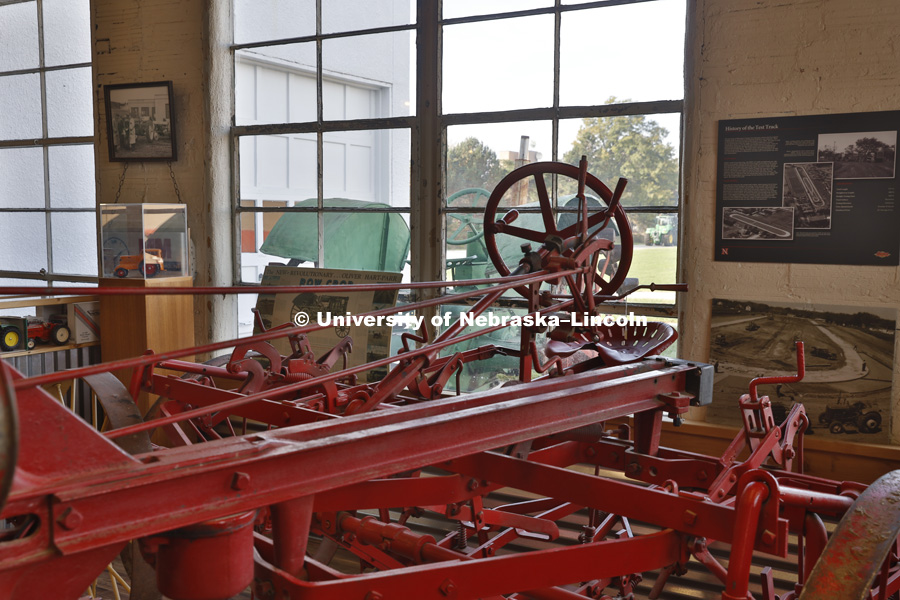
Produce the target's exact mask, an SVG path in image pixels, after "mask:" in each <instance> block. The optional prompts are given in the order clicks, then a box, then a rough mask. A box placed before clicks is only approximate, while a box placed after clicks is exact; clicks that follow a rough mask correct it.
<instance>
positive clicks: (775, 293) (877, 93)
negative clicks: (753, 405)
mask: <svg viewBox="0 0 900 600" xmlns="http://www.w3.org/2000/svg"><path fill="white" fill-rule="evenodd" d="M688 10H689V11H690V12H691V15H692V19H689V22H690V25H689V27H690V29H689V32H688V42H687V60H686V69H687V73H686V82H687V95H686V109H685V110H686V112H685V118H686V125H685V136H686V139H685V144H686V148H685V162H684V175H685V182H684V198H685V214H686V219H685V226H686V232H685V239H684V244H683V248H682V251H683V252H684V259H685V260H684V264H685V265H686V267H685V273H684V277H683V279H684V280H685V281H687V282H688V283H689V285H690V292H689V293H688V294H687V297H686V301H685V306H684V313H683V317H684V321H683V330H684V333H683V336H682V340H681V344H682V345H681V352H682V353H683V355H684V356H685V357H687V358H691V359H694V360H706V359H707V358H708V356H709V344H710V339H709V338H710V328H709V324H710V312H711V302H710V301H711V300H712V298H729V299H737V300H763V301H764V300H777V301H782V302H797V303H803V302H813V301H814V302H817V303H822V304H835V305H844V306H889V307H900V269H896V268H893V267H857V266H833V265H800V264H793V265H791V264H784V265H779V264H763V263H726V262H719V263H717V262H714V260H713V242H714V239H713V237H714V232H715V224H714V220H715V193H716V152H717V133H718V121H719V120H720V119H736V118H755V117H766V116H782V115H807V114H828V113H846V112H869V111H879V110H900V3H897V2H896V1H895V0H871V1H869V2H858V1H856V0H793V1H791V2H785V1H783V0H781V1H771V0H695V1H691V2H689V9H688ZM859 235H861V236H862V235H865V232H862V231H861V232H859ZM896 357H900V348H897V349H896V350H895V358H896ZM894 380H895V381H900V379H898V378H897V371H896V367H895V375H894ZM897 399H898V388H897V387H895V388H894V403H893V404H894V406H895V407H896V406H897V404H898V402H897ZM895 413H896V414H898V415H900V413H897V409H896V408H895ZM893 437H894V440H895V442H896V441H898V440H900V418H895V419H894V430H893Z"/></svg>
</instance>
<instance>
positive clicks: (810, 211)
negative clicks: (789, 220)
mask: <svg viewBox="0 0 900 600" xmlns="http://www.w3.org/2000/svg"><path fill="white" fill-rule="evenodd" d="M832 168H833V165H832V163H826V162H817V163H785V165H784V190H783V191H782V194H781V198H782V204H783V205H784V206H785V207H792V208H794V228H795V229H830V228H831V190H832Z"/></svg>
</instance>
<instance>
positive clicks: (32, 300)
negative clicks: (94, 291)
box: [0, 296, 98, 310]
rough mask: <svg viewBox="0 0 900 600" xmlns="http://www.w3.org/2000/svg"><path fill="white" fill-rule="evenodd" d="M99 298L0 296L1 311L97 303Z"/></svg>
mask: <svg viewBox="0 0 900 600" xmlns="http://www.w3.org/2000/svg"><path fill="white" fill-rule="evenodd" d="M97 298H98V297H97V296H53V297H52V298H51V297H46V298H45V297H43V296H40V297H39V296H27V297H26V296H0V310H2V309H5V308H25V307H26V306H57V305H60V304H73V303H75V302H95V301H96V300H97Z"/></svg>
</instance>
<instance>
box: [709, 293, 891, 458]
mask: <svg viewBox="0 0 900 600" xmlns="http://www.w3.org/2000/svg"><path fill="white" fill-rule="evenodd" d="M896 323H897V309H895V308H881V307H848V306H831V305H824V304H816V305H812V304H789V303H783V302H752V301H743V302H741V301H736V300H719V299H715V300H713V302H712V323H711V326H712V331H711V334H712V335H711V342H712V343H711V344H710V351H709V360H710V362H711V363H712V364H713V367H714V370H715V383H714V387H713V402H712V404H710V405H709V406H708V407H707V413H706V420H707V421H709V422H711V423H719V424H722V425H731V426H736V427H740V426H741V411H740V409H739V408H738V398H740V397H741V396H742V395H743V394H746V393H748V390H749V386H750V381H751V380H752V379H754V378H755V377H762V376H766V377H780V376H789V375H793V374H795V373H796V372H797V357H796V350H795V344H794V342H796V341H802V342H804V344H805V346H806V353H805V354H806V376H805V377H804V378H803V381H801V382H799V383H779V384H769V385H761V386H760V388H759V395H760V396H768V397H769V399H770V400H771V401H772V412H773V416H774V417H775V421H776V423H781V422H782V421H783V420H784V418H785V416H786V415H787V414H788V413H789V412H790V410H791V408H792V407H793V406H794V404H795V403H800V404H803V406H804V408H805V409H806V414H807V415H809V420H810V428H811V431H810V432H809V433H813V434H815V437H816V438H818V437H822V438H824V439H835V440H843V441H852V442H868V443H877V444H888V443H890V442H891V414H892V409H891V385H892V383H891V382H892V380H893V375H894V331H895V330H896V327H897V326H896Z"/></svg>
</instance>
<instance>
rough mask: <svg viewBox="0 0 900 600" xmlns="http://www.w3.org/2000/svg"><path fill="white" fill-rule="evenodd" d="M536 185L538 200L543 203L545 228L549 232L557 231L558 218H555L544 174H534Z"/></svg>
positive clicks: (542, 214)
mask: <svg viewBox="0 0 900 600" xmlns="http://www.w3.org/2000/svg"><path fill="white" fill-rule="evenodd" d="M534 186H535V187H536V188H537V194H538V200H540V203H541V217H542V218H543V219H544V229H546V231H547V233H553V234H555V233H557V231H556V219H554V218H553V206H551V204H550V196H549V195H548V194H547V185H546V184H545V183H544V174H543V173H535V174H534Z"/></svg>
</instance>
